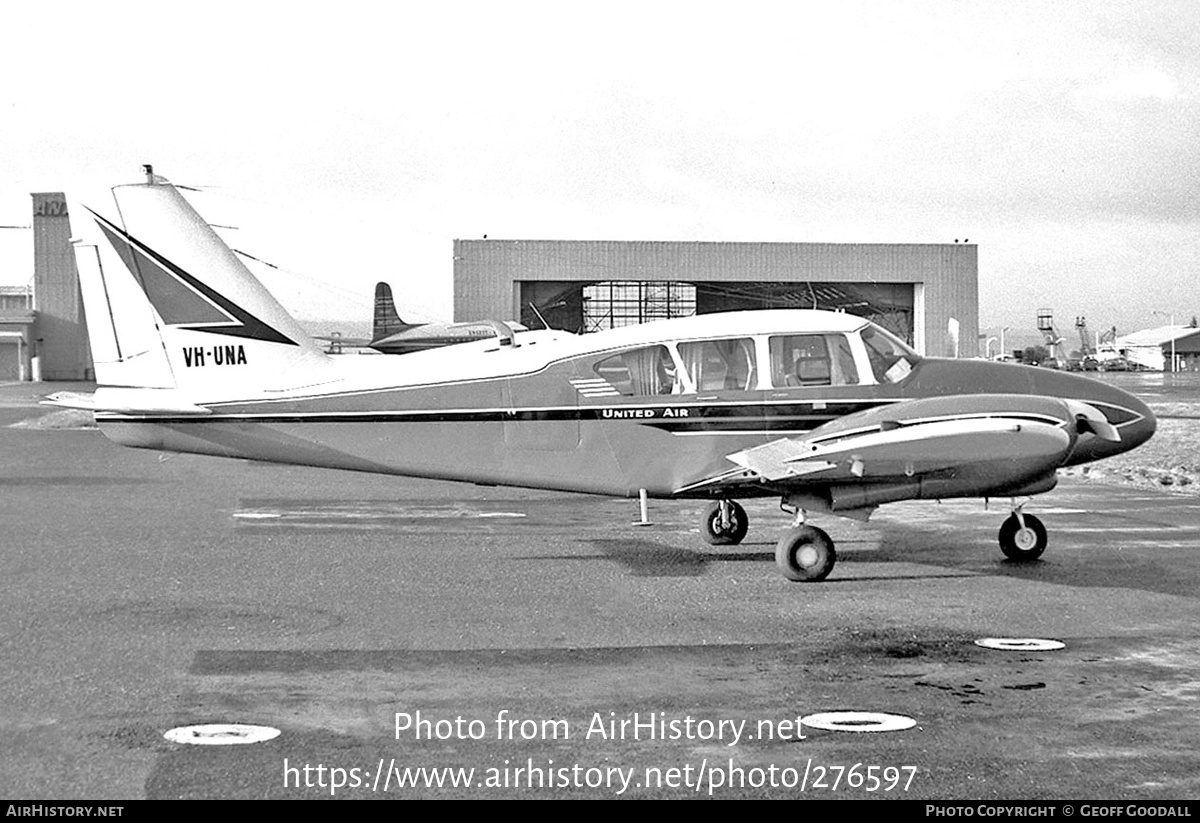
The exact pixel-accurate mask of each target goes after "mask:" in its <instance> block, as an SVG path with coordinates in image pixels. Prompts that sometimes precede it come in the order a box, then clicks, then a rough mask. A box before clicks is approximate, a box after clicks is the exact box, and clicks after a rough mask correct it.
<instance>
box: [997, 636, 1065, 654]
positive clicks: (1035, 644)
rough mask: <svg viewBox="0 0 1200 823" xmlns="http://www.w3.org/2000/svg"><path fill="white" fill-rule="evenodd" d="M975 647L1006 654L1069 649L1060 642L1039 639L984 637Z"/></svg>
mask: <svg viewBox="0 0 1200 823" xmlns="http://www.w3.org/2000/svg"><path fill="white" fill-rule="evenodd" d="M975 645H976V646H983V647H984V648H985V649H999V650H1000V651H1004V652H1052V651H1056V650H1058V649H1065V648H1066V647H1067V644H1066V643H1062V642H1060V641H1058V640H1042V639H1040V638H1037V637H984V638H982V639H980V640H976V641H975Z"/></svg>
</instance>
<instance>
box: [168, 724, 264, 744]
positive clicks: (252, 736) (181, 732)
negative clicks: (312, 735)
mask: <svg viewBox="0 0 1200 823" xmlns="http://www.w3.org/2000/svg"><path fill="white" fill-rule="evenodd" d="M278 736H279V729H273V728H271V727H270V726H246V725H242V724H240V723H209V724H207V725H203V726H180V727H179V728H177V729H171V730H170V731H168V732H167V733H165V734H164V735H163V737H165V738H166V739H167V740H170V741H171V742H172V743H187V744H189V745H192V746H238V745H241V744H243V743H262V742H264V741H266V740H271V739H273V738H276V737H278Z"/></svg>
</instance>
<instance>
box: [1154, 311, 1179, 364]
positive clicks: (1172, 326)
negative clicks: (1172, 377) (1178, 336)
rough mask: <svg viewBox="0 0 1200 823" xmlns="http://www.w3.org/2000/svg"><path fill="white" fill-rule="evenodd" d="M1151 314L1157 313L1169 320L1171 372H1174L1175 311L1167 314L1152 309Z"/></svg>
mask: <svg viewBox="0 0 1200 823" xmlns="http://www.w3.org/2000/svg"><path fill="white" fill-rule="evenodd" d="M1150 313H1151V314H1157V315H1158V316H1159V317H1165V318H1167V319H1168V320H1169V321H1170V322H1171V373H1172V374H1174V373H1175V313H1174V312H1171V313H1170V314H1168V313H1167V312H1165V311H1152V312H1150Z"/></svg>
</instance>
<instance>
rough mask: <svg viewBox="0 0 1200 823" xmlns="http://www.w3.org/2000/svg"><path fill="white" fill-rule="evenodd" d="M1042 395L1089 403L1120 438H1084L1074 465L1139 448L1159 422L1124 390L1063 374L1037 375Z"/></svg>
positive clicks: (1080, 443) (1076, 453)
mask: <svg viewBox="0 0 1200 823" xmlns="http://www.w3.org/2000/svg"><path fill="white" fill-rule="evenodd" d="M1036 386H1037V390H1038V393H1042V394H1047V395H1055V396H1058V397H1062V398H1070V399H1074V400H1079V401H1082V402H1084V403H1087V404H1088V405H1089V406H1091V407H1093V408H1094V409H1096V410H1097V411H1099V412H1100V413H1101V414H1102V415H1104V418H1105V419H1106V420H1107V421H1108V422H1109V423H1111V424H1112V425H1113V426H1114V427H1115V428H1116V430H1117V433H1118V434H1119V435H1120V439H1119V440H1116V441H1112V440H1106V439H1103V438H1100V437H1087V438H1081V439H1080V442H1079V444H1078V445H1077V446H1076V450H1075V454H1074V455H1073V457H1072V459H1071V462H1072V463H1086V462H1090V461H1092V460H1100V459H1102V458H1105V457H1111V456H1112V455H1114V454H1121V453H1122V452H1127V451H1129V450H1130V449H1135V448H1137V447H1138V446H1140V445H1142V444H1143V443H1145V442H1146V441H1147V440H1149V439H1150V438H1151V437H1153V436H1154V431H1155V429H1157V428H1158V420H1157V419H1156V418H1155V416H1154V412H1152V411H1151V410H1150V407H1149V406H1147V405H1146V404H1145V403H1144V402H1143V401H1142V400H1140V399H1139V398H1138V397H1136V396H1134V395H1133V394H1130V393H1129V392H1127V391H1125V390H1124V389H1121V388H1118V387H1116V386H1113V385H1111V384H1109V383H1104V382H1102V381H1100V380H1094V379H1092V378H1088V377H1080V376H1078V375H1073V374H1063V373H1061V372H1047V373H1045V374H1043V375H1038V376H1037V381H1036Z"/></svg>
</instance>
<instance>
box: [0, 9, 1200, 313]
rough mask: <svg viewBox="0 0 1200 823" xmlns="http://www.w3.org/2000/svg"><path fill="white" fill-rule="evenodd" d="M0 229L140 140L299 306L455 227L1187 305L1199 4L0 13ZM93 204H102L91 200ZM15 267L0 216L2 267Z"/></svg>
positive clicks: (434, 283) (305, 309)
mask: <svg viewBox="0 0 1200 823" xmlns="http://www.w3.org/2000/svg"><path fill="white" fill-rule="evenodd" d="M2 30H3V33H2V34H0V70H2V75H0V76H3V77H5V78H7V80H6V81H5V82H4V84H3V86H2V88H0V117H2V118H3V119H2V120H0V184H2V187H0V224H6V225H8V224H18V225H24V224H28V223H29V222H30V200H29V193H30V192H33V191H58V190H66V191H67V193H68V195H69V196H70V195H73V194H80V193H86V192H90V191H91V190H93V189H94V188H95V187H97V186H100V185H112V184H115V183H121V182H132V181H136V180H137V179H139V177H140V165H141V164H142V163H153V164H154V166H155V169H156V171H157V172H158V173H160V174H162V175H163V176H165V177H167V178H169V179H171V180H172V181H173V182H175V183H177V184H182V185H187V186H193V187H200V188H202V189H203V191H202V193H197V194H195V195H194V196H192V195H189V196H190V197H192V200H193V203H194V204H195V205H196V206H197V208H198V209H199V210H200V211H201V213H202V214H203V215H204V216H205V217H206V218H207V219H208V220H209V221H210V222H213V223H219V224H226V225H231V226H237V227H238V230H237V231H228V230H226V231H224V234H225V236H226V237H227V239H228V240H229V241H230V244H231V245H233V246H235V247H236V248H240V249H242V250H244V251H247V252H249V253H251V254H254V255H255V256H257V257H260V258H262V259H264V260H269V261H271V262H272V263H274V264H276V265H278V266H280V267H282V269H283V271H282V272H281V271H275V270H271V269H264V268H262V267H258V268H256V273H260V274H262V276H263V279H264V282H266V283H267V285H268V287H269V288H271V289H272V290H274V291H275V292H276V293H277V295H278V296H279V297H280V299H281V301H282V302H284V304H285V305H287V306H288V308H289V309H292V310H293V311H294V312H295V313H296V314H297V315H298V316H300V317H302V318H304V319H313V318H317V317H323V316H331V317H335V318H341V317H353V318H355V319H361V320H366V319H367V318H369V316H370V311H371V294H372V287H373V284H374V282H375V281H376V280H377V279H385V280H388V281H390V282H391V283H392V285H393V287H394V288H395V290H396V292H397V297H398V303H400V304H401V307H402V311H401V313H402V314H404V315H406V316H409V315H411V316H412V317H414V318H417V319H449V318H450V315H451V273H452V269H453V260H452V246H451V243H452V240H453V239H454V238H479V237H483V236H484V235H485V234H486V235H488V236H489V237H493V238H539V239H541V238H555V239H613V240H635V239H654V240H732V241H759V240H762V241H783V242H897V243H913V242H915V243H951V242H953V241H954V240H955V239H959V240H964V239H969V240H970V242H971V243H974V244H978V246H979V281H980V326H981V330H988V329H994V328H996V327H999V326H1001V325H1004V326H1012V327H1014V328H1019V329H1028V330H1033V328H1034V326H1035V322H1034V321H1035V315H1036V311H1037V309H1038V308H1041V307H1050V308H1053V309H1054V312H1055V317H1056V319H1057V320H1058V321H1059V323H1060V325H1061V326H1063V327H1067V328H1069V326H1070V325H1071V322H1072V321H1073V319H1074V317H1075V316H1076V315H1086V316H1087V318H1088V320H1089V322H1090V323H1091V324H1092V327H1093V328H1094V329H1100V328H1105V327H1107V326H1111V325H1116V326H1118V328H1119V330H1120V331H1121V332H1122V333H1125V332H1128V331H1133V330H1135V329H1139V328H1145V327H1148V326H1154V325H1162V324H1165V323H1166V320H1165V319H1164V318H1161V317H1158V316H1155V315H1153V312H1154V311H1156V310H1157V311H1163V312H1168V311H1174V312H1176V314H1177V317H1178V318H1183V319H1181V320H1180V322H1186V321H1188V320H1190V319H1191V315H1192V314H1193V313H1200V300H1198V299H1197V293H1198V283H1200V232H1198V231H1197V230H1198V228H1200V191H1198V189H1200V185H1198V182H1200V3H1196V2H1194V0H1179V1H1178V2H1154V1H1153V0H1148V1H1144V0H1138V1H1137V2H1132V1H1127V2H1095V1H1092V0H1090V1H1089V2H1049V0H1039V2H1011V1H1009V2H970V1H966V2H964V1H963V0H953V2H951V1H950V0H940V1H939V2H845V1H844V0H838V2H812V3H805V2H789V3H760V2H753V1H752V0H738V2H736V3H734V2H730V3H722V4H716V3H699V2H687V3H682V2H680V3H674V2H650V1H648V0H641V2H630V3H623V2H613V0H606V2H603V3H589V4H584V3H563V2H552V3H531V2H488V3H475V2H464V3H421V4H417V3H382V2H371V3H358V2H353V0H343V1H342V2H339V3H321V4H317V3H301V2H291V3H283V2H271V3H258V2H253V0H241V1H240V2H236V3H222V2H214V1H213V0H206V2H204V3H196V4H187V5H184V4H175V3H162V2H154V3H144V4H142V3H129V2H120V0H116V2H105V3H95V2H88V3H75V2H69V0H58V2H54V3H35V2H24V3H20V4H8V5H6V7H5V11H4V25H3V27H2ZM104 205H105V206H106V207H107V205H108V203H105V204H104ZM31 274H32V242H31V238H30V234H29V232H28V231H27V230H19V229H18V230H0V283H4V284H19V283H25V282H28V281H29V280H30V277H31Z"/></svg>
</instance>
